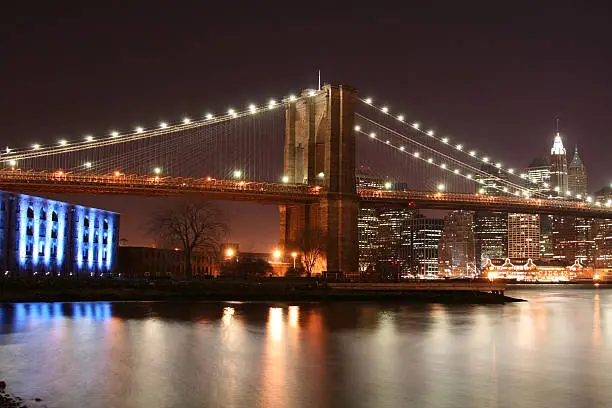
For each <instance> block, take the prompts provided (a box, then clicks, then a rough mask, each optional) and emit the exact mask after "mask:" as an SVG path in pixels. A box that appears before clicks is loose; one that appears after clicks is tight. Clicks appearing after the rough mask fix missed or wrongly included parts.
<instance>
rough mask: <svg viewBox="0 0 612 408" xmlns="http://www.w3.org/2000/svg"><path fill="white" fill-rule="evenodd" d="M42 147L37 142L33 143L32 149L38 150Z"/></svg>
mask: <svg viewBox="0 0 612 408" xmlns="http://www.w3.org/2000/svg"><path fill="white" fill-rule="evenodd" d="M38 149H40V145H39V144H38V143H35V144H33V145H32V150H38Z"/></svg>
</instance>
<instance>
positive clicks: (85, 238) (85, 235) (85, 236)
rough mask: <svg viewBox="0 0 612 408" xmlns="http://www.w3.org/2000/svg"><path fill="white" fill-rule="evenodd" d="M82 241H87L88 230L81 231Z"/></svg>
mask: <svg viewBox="0 0 612 408" xmlns="http://www.w3.org/2000/svg"><path fill="white" fill-rule="evenodd" d="M83 242H89V230H85V231H84V232H83Z"/></svg>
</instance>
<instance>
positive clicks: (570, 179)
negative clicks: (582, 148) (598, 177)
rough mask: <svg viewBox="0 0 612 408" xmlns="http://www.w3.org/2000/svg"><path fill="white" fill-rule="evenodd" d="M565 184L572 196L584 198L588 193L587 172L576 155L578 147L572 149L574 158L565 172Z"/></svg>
mask: <svg viewBox="0 0 612 408" xmlns="http://www.w3.org/2000/svg"><path fill="white" fill-rule="evenodd" d="M567 184H568V189H569V190H570V191H571V192H572V194H574V195H576V194H580V195H581V196H582V197H586V196H587V194H588V193H589V183H588V177H587V170H586V167H585V165H584V163H582V159H581V158H580V155H579V154H578V146H576V148H575V149H574V157H573V158H572V161H571V162H570V164H569V167H568V170H567Z"/></svg>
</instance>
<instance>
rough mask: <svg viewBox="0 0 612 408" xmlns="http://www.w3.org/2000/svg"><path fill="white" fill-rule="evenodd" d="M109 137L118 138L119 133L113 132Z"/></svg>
mask: <svg viewBox="0 0 612 408" xmlns="http://www.w3.org/2000/svg"><path fill="white" fill-rule="evenodd" d="M110 135H111V137H117V136H119V132H117V131H116V130H113V131H112V132H111V134H110Z"/></svg>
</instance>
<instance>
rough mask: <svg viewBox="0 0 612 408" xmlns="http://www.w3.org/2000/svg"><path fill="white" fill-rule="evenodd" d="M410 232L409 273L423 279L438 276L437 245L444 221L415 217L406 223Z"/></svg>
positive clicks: (420, 216)
mask: <svg viewBox="0 0 612 408" xmlns="http://www.w3.org/2000/svg"><path fill="white" fill-rule="evenodd" d="M408 228H409V231H410V254H411V257H410V273H411V274H413V275H421V276H425V277H433V276H437V275H438V245H439V243H440V236H441V235H442V229H443V228H444V220H442V219H437V218H425V217H424V216H422V215H417V216H415V217H414V218H413V219H411V220H410V221H409V222H408Z"/></svg>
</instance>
